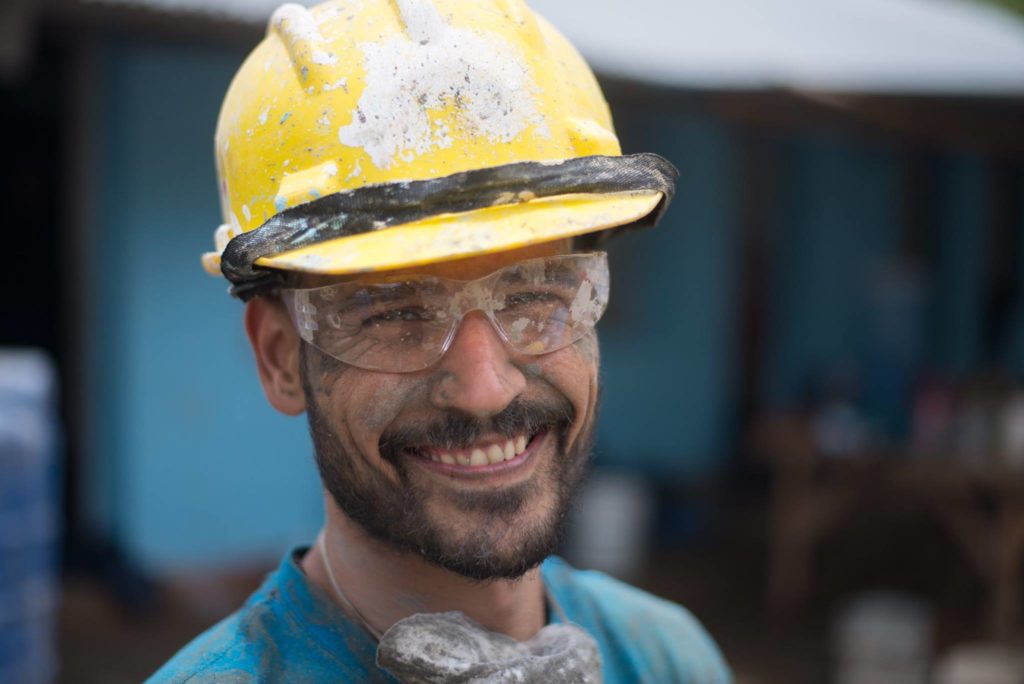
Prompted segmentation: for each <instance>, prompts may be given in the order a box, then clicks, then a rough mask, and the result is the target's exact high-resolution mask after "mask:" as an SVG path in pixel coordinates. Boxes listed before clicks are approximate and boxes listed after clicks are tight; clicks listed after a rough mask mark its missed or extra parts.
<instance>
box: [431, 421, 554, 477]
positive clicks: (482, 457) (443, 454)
mask: <svg viewBox="0 0 1024 684" xmlns="http://www.w3.org/2000/svg"><path fill="white" fill-rule="evenodd" d="M545 435H547V431H546V430H545V431H542V432H539V433H537V434H536V435H532V436H530V437H527V436H526V435H519V436H518V437H513V438H510V439H505V440H503V441H497V442H482V443H478V444H474V445H470V446H468V447H465V448H462V449H451V450H442V449H435V448H424V449H417V450H416V452H415V453H416V455H417V456H418V457H419V458H421V459H423V460H428V461H430V462H431V463H433V464H434V465H435V466H436V467H438V468H440V469H442V470H444V471H446V472H461V473H489V472H495V471H498V470H507V469H509V468H514V467H516V466H518V465H520V464H522V463H524V462H525V461H526V460H528V459H529V457H530V456H531V455H532V453H533V452H534V451H536V447H537V445H538V444H540V442H541V441H543V439H544V436H545Z"/></svg>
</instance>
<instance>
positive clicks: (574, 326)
mask: <svg viewBox="0 0 1024 684" xmlns="http://www.w3.org/2000/svg"><path fill="white" fill-rule="evenodd" d="M285 294H286V301H287V302H288V305H289V308H290V310H291V312H292V315H293V317H294V319H295V323H296V326H297V327H298V329H299V334H300V335H302V337H303V338H304V339H305V340H307V341H308V342H310V343H311V344H313V345H314V346H316V347H318V348H319V349H320V350H322V351H324V352H325V353H327V354H329V355H331V356H333V357H335V358H337V359H339V360H341V361H343V362H345V363H348V364H350V365H353V366H358V367H360V368H365V369H368V370H380V371H387V372H394V373H402V372H412V371H417V370H422V369H423V368H427V367H428V366H430V365H432V364H434V363H435V362H437V361H438V360H439V359H440V358H441V357H442V356H443V355H444V353H445V351H446V350H447V348H448V345H449V344H450V343H451V341H452V339H453V338H454V336H455V332H456V330H457V329H458V325H459V322H460V321H461V320H462V318H463V316H465V315H466V314H467V313H469V312H470V311H477V310H479V311H482V312H484V314H485V315H487V317H488V318H489V319H490V320H491V322H492V323H493V324H494V326H495V328H496V329H497V330H498V332H499V333H500V334H501V336H502V338H503V339H504V340H505V342H506V343H507V344H508V345H509V346H510V347H512V348H513V349H515V350H516V351H518V352H520V353H525V354H546V353H549V352H553V351H557V350H558V349H562V348H564V347H566V346H568V345H570V344H572V343H573V342H575V341H577V340H579V339H580V338H581V337H583V336H584V335H586V334H587V333H588V332H589V331H590V330H591V329H593V327H594V325H596V324H597V321H598V320H599V319H600V318H601V315H602V314H603V313H604V309H605V306H606V305H607V303H608V263H607V257H606V255H605V254H604V253H603V252H597V253H592V254H568V255H562V256H553V257H544V258H540V259H531V260H529V261H522V262H519V263H517V264H513V265H511V266H507V267H505V268H503V269H501V270H499V271H496V272H494V273H492V274H490V275H488V276H485V277H484V278H480V279H479V280H471V281H461V280H451V279H447V278H438V277H433V276H416V277H407V278H405V279H402V280H396V281H382V282H373V283H360V282H348V283H338V284H336V285H329V286H327V287H321V288H315V289H309V290H289V291H286V293H285Z"/></svg>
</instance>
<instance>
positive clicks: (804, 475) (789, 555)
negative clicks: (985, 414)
mask: <svg viewBox="0 0 1024 684" xmlns="http://www.w3.org/2000/svg"><path fill="white" fill-rule="evenodd" d="M751 434H752V447H753V450H754V453H756V454H757V455H758V456H759V457H760V458H763V459H764V460H765V461H766V462H767V463H768V464H769V466H770V467H771V470H772V474H773V485H772V497H771V506H770V520H771V521H770V525H771V532H770V549H769V555H770V560H769V570H768V579H767V582H768V585H767V600H768V607H769V609H770V610H771V611H772V612H773V613H774V614H775V615H777V616H788V615H792V614H794V613H795V612H796V611H797V610H799V608H800V607H801V606H802V605H803V603H804V601H805V598H806V596H807V593H808V590H809V588H810V585H811V583H812V580H813V574H814V568H813V563H812V553H813V550H814V547H815V546H817V545H818V544H819V543H821V542H822V541H823V540H825V539H826V538H828V537H830V536H832V535H833V534H835V533H836V531H837V528H838V526H839V524H840V523H841V521H843V520H844V519H845V518H846V516H847V515H848V514H850V512H851V511H852V510H854V509H856V508H860V507H863V506H864V505H865V504H869V503H870V502H871V501H880V500H889V501H894V500H900V501H902V502H903V503H905V504H906V505H909V506H913V507H915V508H918V509H920V510H921V511H924V512H927V513H929V514H930V515H932V516H934V517H935V518H936V519H937V520H938V521H939V522H940V524H941V525H942V526H943V528H944V529H945V530H946V531H947V532H948V533H949V535H950V536H951V537H952V539H953V541H954V543H955V544H956V545H957V547H958V548H959V549H960V550H961V552H962V553H963V554H964V555H965V556H966V557H967V559H968V560H969V561H970V562H971V564H972V566H973V567H974V569H975V570H976V571H977V572H978V574H979V575H980V577H981V578H982V580H983V582H984V583H985V585H986V587H987V589H988V603H987V607H986V613H987V621H988V625H989V630H990V633H991V634H990V635H991V636H992V637H993V638H995V639H998V640H1001V641H1008V640H1010V639H1011V638H1012V637H1013V635H1014V633H1015V631H1016V630H1017V629H1018V627H1019V626H1020V613H1021V602H1022V596H1024V595H1022V591H1021V589H1022V587H1021V573H1022V571H1024V469H1020V468H1013V467H1011V466H1009V465H1004V464H1000V463H998V462H997V461H996V459H991V461H990V462H983V461H981V460H978V461H977V462H974V461H972V462H970V463H965V462H963V461H956V460H953V459H952V458H945V457H938V456H936V457H925V456H911V455H910V454H909V452H907V451H905V450H899V449H869V450H866V451H865V452H864V453H857V454H850V455H846V456H843V457H834V458H833V457H825V456H822V455H820V454H818V453H817V450H816V448H815V446H814V440H813V435H812V429H811V427H810V423H809V421H808V420H807V419H805V418H803V417H800V416H775V417H770V418H765V419H762V420H761V421H759V422H758V423H757V425H756V426H755V427H754V429H753V431H752V433H751ZM897 498H898V499H897Z"/></svg>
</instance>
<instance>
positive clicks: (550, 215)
mask: <svg viewBox="0 0 1024 684" xmlns="http://www.w3.org/2000/svg"><path fill="white" fill-rule="evenodd" d="M662 197H663V195H662V193H661V192H657V191H653V192H652V191H640V192H626V193H615V194H601V195H594V194H572V195H558V196H554V197H548V198H538V199H535V200H532V201H530V202H525V203H521V204H513V205H501V206H494V207H487V208H484V209H476V210H473V211H467V212H462V213H457V214H440V215H437V216H431V217H429V218H426V219H422V220H419V221H414V222H411V223H406V224H402V225H398V226H394V227H391V228H387V229H384V230H379V231H375V232H368V233H362V234H359V235H350V236H346V237H340V238H337V239H334V240H329V241H327V242H322V243H319V244H315V245H310V246H307V247H302V248H300V249H295V250H291V251H288V252H283V253H281V254H277V255H274V256H270V257H261V258H259V259H257V260H256V261H255V262H254V263H255V265H257V266H261V267H264V268H272V269H278V270H282V271H293V272H302V273H314V274H322V275H347V274H355V273H370V272H374V271H388V270H394V269H400V268H410V267H413V266H423V265H426V264H433V263H438V262H442V261H451V260H454V259H462V258H467V257H472V256H478V255H482V254H492V253H495V252H503V251H508V250H512V249H517V248H519V247H527V246H529V245H534V244H540V243H543V242H551V241H553V240H559V239H562V238H570V237H575V236H578V235H585V234H587V233H593V232H597V231H601V230H606V229H609V228H614V227H616V226H622V225H626V224H629V223H633V222H634V221H638V220H640V219H642V218H644V217H645V216H647V215H649V214H650V213H651V212H652V211H654V210H655V208H656V207H657V206H658V203H659V202H661V200H662Z"/></svg>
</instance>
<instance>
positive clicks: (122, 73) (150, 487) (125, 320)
mask: <svg viewBox="0 0 1024 684" xmlns="http://www.w3.org/2000/svg"><path fill="white" fill-rule="evenodd" d="M240 60H241V55H240V54H235V53H227V52H216V51H203V50H198V49H196V48H194V47H172V46H158V45H139V44H131V43H128V44H117V45H113V46H111V47H110V48H109V49H106V50H104V52H103V55H102V59H101V60H100V62H99V65H98V69H99V72H100V73H98V74H97V76H98V77H99V78H98V79H97V83H98V84H99V87H100V88H101V91H102V92H101V94H100V95H99V98H98V100H99V105H100V119H99V120H100V121H101V122H102V123H101V126H102V129H101V130H100V131H97V133H98V134H99V135H101V136H102V137H103V138H104V142H105V144H104V145H103V147H102V149H103V157H102V158H101V159H100V160H99V170H100V171H99V177H98V178H97V180H96V186H97V188H98V197H97V198H96V215H95V216H94V217H93V221H92V223H93V224H94V226H95V231H96V236H95V237H96V240H95V244H96V252H95V254H94V258H93V263H90V264H88V266H87V270H88V271H89V272H90V273H91V274H92V278H91V292H92V301H91V303H90V309H91V312H90V320H92V321H94V322H95V324H94V325H91V326H90V327H89V329H88V337H89V340H88V345H87V346H88V348H89V350H90V366H91V369H90V380H89V387H90V396H89V397H88V400H87V402H86V403H87V405H88V406H89V407H91V412H92V415H91V416H90V420H91V421H93V429H92V430H91V431H90V433H91V438H90V441H89V444H88V452H89V458H90V459H94V460H93V461H92V462H93V463H94V464H95V466H94V470H99V471H100V472H99V473H93V474H92V475H91V476H90V478H89V481H90V482H92V486H93V487H94V491H93V492H92V493H91V494H92V495H91V496H89V497H87V503H88V505H89V506H90V507H91V508H92V509H93V511H92V515H91V518H92V519H93V520H94V521H98V522H99V523H100V524H101V526H103V527H105V528H106V531H107V532H108V533H110V534H111V535H112V536H113V537H114V538H115V539H116V540H117V541H118V542H119V543H120V544H121V545H122V546H123V548H124V549H125V550H126V551H127V552H128V553H129V555H130V556H131V557H132V558H133V559H134V560H136V561H137V562H139V563H141V565H142V566H143V567H145V568H147V569H150V570H153V571H156V572H167V571H173V570H176V569H182V568H188V567H194V566H201V565H208V564H224V563H232V562H246V561H248V560H252V559H254V558H267V557H273V556H276V555H277V554H279V553H282V552H283V551H284V550H285V548H286V547H287V546H288V545H289V544H292V543H296V542H302V541H309V540H310V539H311V538H312V536H313V534H314V533H315V530H316V527H317V525H318V522H319V519H320V516H321V513H322V504H321V498H320V490H319V486H318V481H317V478H316V473H315V468H314V467H313V463H312V451H311V446H310V443H309V438H308V435H307V433H306V426H305V422H304V420H303V419H302V418H298V419H295V418H285V417H283V416H281V415H279V414H277V413H276V412H274V411H273V410H272V409H271V408H270V407H269V406H268V405H267V403H266V401H265V400H264V397H263V394H262V390H261V388H260V386H259V384H258V382H257V379H256V374H255V369H254V366H253V362H252V358H251V352H250V350H249V347H248V344H247V342H246V340H245V337H244V332H243V330H242V311H243V307H242V305H241V304H240V303H239V302H237V301H235V300H233V299H231V298H230V297H228V295H227V294H226V287H225V283H224V282H223V281H222V280H220V279H215V278H211V277H209V276H208V275H206V274H205V273H204V272H203V270H202V268H201V266H200V264H199V255H200V253H201V252H202V251H205V250H208V249H210V248H211V246H212V233H213V229H214V228H215V227H216V224H217V223H218V219H219V216H220V211H219V207H218V202H217V193H216V180H215V175H214V167H213V154H212V146H213V142H212V139H213V130H214V125H215V121H216V116H217V110H218V107H219V103H220V99H221V98H222V97H223V93H224V91H225V89H226V87H227V85H228V83H229V81H230V78H231V75H232V74H233V72H234V70H235V69H236V68H237V66H238V64H239V63H240Z"/></svg>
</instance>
